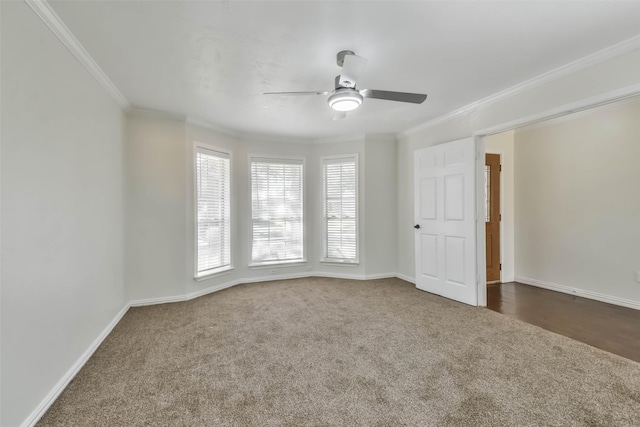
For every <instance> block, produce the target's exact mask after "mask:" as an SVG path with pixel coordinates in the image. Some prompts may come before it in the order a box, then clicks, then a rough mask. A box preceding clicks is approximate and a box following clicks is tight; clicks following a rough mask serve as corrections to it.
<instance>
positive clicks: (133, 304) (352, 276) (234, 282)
mask: <svg viewBox="0 0 640 427" xmlns="http://www.w3.org/2000/svg"><path fill="white" fill-rule="evenodd" d="M305 277H330V278H334V279H350V280H373V279H387V278H389V277H397V274H396V273H380V274H370V275H362V274H343V273H329V272H324V271H322V272H320V271H304V272H300V273H291V274H278V275H269V276H258V277H247V278H244V279H235V280H230V281H228V282H224V283H220V284H217V285H213V286H210V287H208V288H205V289H201V290H199V291H195V292H191V293H188V294H184V295H174V296H166V297H158V298H145V299H139V300H134V301H131V302H130V303H129V306H130V307H142V306H145V305H155V304H167V303H171V302H181V301H189V300H192V299H194V298H198V297H201V296H203V295H207V294H211V293H213V292H218V291H221V290H223V289H227V288H230V287H232V286H236V285H240V284H244V283H259V282H271V281H274V280H288V279H301V278H305Z"/></svg>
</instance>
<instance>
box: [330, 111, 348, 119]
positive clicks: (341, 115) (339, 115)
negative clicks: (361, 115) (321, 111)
mask: <svg viewBox="0 0 640 427" xmlns="http://www.w3.org/2000/svg"><path fill="white" fill-rule="evenodd" d="M345 117H347V112H346V111H334V112H333V120H340V119H344V118H345Z"/></svg>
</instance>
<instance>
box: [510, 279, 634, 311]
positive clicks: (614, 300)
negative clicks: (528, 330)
mask: <svg viewBox="0 0 640 427" xmlns="http://www.w3.org/2000/svg"><path fill="white" fill-rule="evenodd" d="M515 281H516V282H519V283H524V284H525V285H531V286H536V287H538V288H543V289H549V290H551V291H557V292H562V293H564V294H569V295H576V296H579V297H583V298H588V299H592V300H596V301H600V302H606V303H608V304H614V305H620V306H622V307H628V308H634V309H636V310H640V301H634V300H630V299H626V298H620V297H615V296H612V295H606V294H601V293H599V292H593V291H586V290H584V289H578V288H572V287H570V286H564V285H558V284H557V283H551V282H545V281H542V280H536V279H531V278H529V277H522V276H516V277H515Z"/></svg>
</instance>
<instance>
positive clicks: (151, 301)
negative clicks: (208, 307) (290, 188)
mask: <svg viewBox="0 0 640 427" xmlns="http://www.w3.org/2000/svg"><path fill="white" fill-rule="evenodd" d="M306 277H329V278H336V279H351V280H374V279H386V278H391V277H397V278H399V279H402V280H405V281H407V282H411V283H414V281H413V279H411V278H410V277H408V276H405V275H403V274H400V273H379V274H369V275H356V274H341V273H328V272H313V271H308V272H303V273H292V274H281V275H272V276H260V277H249V278H245V279H236V280H231V281H229V282H225V283H220V284H218V285H214V286H210V287H208V288H205V289H201V290H199V291H195V292H191V293H188V294H184V295H174V296H166V297H159V298H145V299H138V300H133V301H130V302H128V303H126V304H125V305H124V307H122V309H121V310H120V311H119V312H118V314H116V315H115V317H114V318H113V320H111V322H109V324H108V325H107V326H106V327H105V328H104V329H103V331H102V332H101V333H100V334H99V335H98V337H97V338H96V339H95V340H94V341H93V342H92V343H91V344H90V345H89V347H88V348H87V350H85V352H84V353H83V354H82V356H80V358H79V359H78V360H77V361H76V362H75V363H74V364H73V365H72V366H71V368H70V369H69V370H68V371H67V372H66V373H65V375H64V376H63V377H62V378H61V379H60V381H58V383H57V384H56V385H55V386H54V387H53V389H51V391H50V392H49V393H48V394H47V396H46V397H45V398H44V399H43V400H42V402H40V404H39V405H38V406H37V407H36V409H34V411H33V412H32V413H31V415H29V417H28V418H27V419H25V420H24V421H23V422H22V424H20V426H21V427H32V426H34V425H35V424H36V423H37V422H38V420H40V418H42V416H43V415H44V414H45V413H46V412H47V410H48V409H49V407H51V405H52V404H53V402H55V400H56V399H57V398H58V396H60V393H62V392H63V391H64V389H65V388H66V387H67V385H68V384H69V383H70V382H71V380H73V379H74V378H75V376H76V375H77V374H78V372H79V371H80V369H82V367H83V366H84V365H85V364H86V363H87V361H88V360H89V358H91V356H92V355H93V353H94V352H95V351H96V350H97V349H98V347H99V346H100V345H101V344H102V342H103V341H104V340H105V338H106V337H107V336H108V335H109V334H110V333H111V331H112V330H113V328H114V327H115V326H116V325H117V324H118V323H119V322H120V320H121V319H122V317H123V316H124V315H125V314H126V313H127V311H128V310H129V308H130V307H142V306H147V305H156V304H167V303H172V302H184V301H189V300H192V299H195V298H198V297H201V296H204V295H208V294H211V293H214V292H218V291H221V290H223V289H227V288H230V287H232V286H236V285H241V284H245V283H257V282H271V281H274V280H288V279H300V278H306Z"/></svg>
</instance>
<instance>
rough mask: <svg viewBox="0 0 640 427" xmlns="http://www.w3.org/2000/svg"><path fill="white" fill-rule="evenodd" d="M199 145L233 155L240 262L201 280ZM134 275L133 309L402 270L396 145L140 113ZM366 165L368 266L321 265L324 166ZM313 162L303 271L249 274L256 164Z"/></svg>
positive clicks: (134, 121) (129, 167) (130, 284)
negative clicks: (235, 285) (316, 278)
mask: <svg viewBox="0 0 640 427" xmlns="http://www.w3.org/2000/svg"><path fill="white" fill-rule="evenodd" d="M195 143H205V144H209V145H210V146H213V147H217V148H219V149H222V150H226V151H230V152H231V156H232V157H231V173H232V183H231V185H232V187H231V190H232V201H231V203H232V212H231V215H232V218H233V223H232V230H231V233H232V263H233V266H234V269H233V270H232V271H230V272H227V273H225V274H221V275H217V276H212V277H210V278H207V279H205V280H201V281H195V280H194V279H193V278H194V257H195V250H194V230H195V221H194V218H195V215H194V190H193V179H194V169H193V158H194V151H193V150H194V146H195ZM126 145H127V147H126V188H127V190H126V208H125V211H126V216H125V220H126V226H125V229H126V246H125V259H126V275H125V282H126V286H127V290H128V297H129V299H130V300H131V301H137V302H142V301H144V300H153V299H157V298H162V297H179V296H182V295H186V294H189V293H194V292H196V293H197V292H201V291H204V290H206V289H209V288H212V287H216V286H222V285H224V284H227V283H230V282H239V281H244V280H257V279H265V278H270V277H273V278H279V277H287V276H295V275H308V274H310V273H312V272H313V273H314V274H320V275H327V276H332V275H334V276H335V275H338V276H342V277H353V278H360V279H364V278H368V277H377V276H380V275H387V276H390V275H394V274H395V271H396V256H395V254H396V250H395V227H394V224H395V223H396V212H397V210H396V188H397V187H396V181H395V177H396V175H397V174H396V145H397V143H396V140H395V139H394V138H393V137H389V136H367V137H366V138H365V136H362V138H360V139H355V140H349V141H342V142H332V143H322V144H308V143H305V142H302V143H293V142H279V141H267V140H257V139H248V138H241V137H236V136H230V135H226V134H222V133H220V132H217V131H215V130H211V129H208V128H205V127H202V126H198V125H194V124H191V123H185V121H184V120H179V119H174V118H168V117H161V116H150V115H147V114H140V113H134V114H130V115H128V117H127V142H126ZM349 154H357V155H358V159H359V195H360V200H359V208H360V212H359V218H360V229H359V230H360V233H359V237H360V242H359V250H360V264H359V265H336V264H330V263H323V262H321V261H320V260H321V258H322V252H323V244H324V243H323V239H322V213H321V212H322V167H321V162H322V158H323V157H325V156H335V155H349ZM251 155H258V156H267V157H269V156H271V157H278V156H285V157H299V158H303V159H304V161H305V228H306V257H307V263H305V264H303V265H292V266H285V265H280V266H278V265H275V266H270V267H269V268H250V267H248V264H249V258H250V250H251V244H250V224H251V217H250V214H251V204H250V200H251V196H250V191H251V188H250V175H249V156H251Z"/></svg>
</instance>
